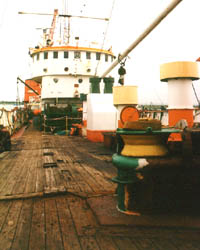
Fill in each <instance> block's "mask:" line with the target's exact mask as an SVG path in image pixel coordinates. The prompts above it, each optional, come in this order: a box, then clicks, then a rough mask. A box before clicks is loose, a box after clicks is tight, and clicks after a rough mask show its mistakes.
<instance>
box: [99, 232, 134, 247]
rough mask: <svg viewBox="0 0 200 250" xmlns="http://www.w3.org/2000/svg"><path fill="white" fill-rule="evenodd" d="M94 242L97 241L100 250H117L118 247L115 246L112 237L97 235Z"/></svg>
mask: <svg viewBox="0 0 200 250" xmlns="http://www.w3.org/2000/svg"><path fill="white" fill-rule="evenodd" d="M96 241H97V243H98V245H99V246H100V249H102V250H103V249H109V250H119V248H118V246H117V245H116V244H115V242H114V241H113V239H112V237H108V236H105V235H101V234H97V235H96ZM123 249H125V248H123ZM133 250H134V249H133Z"/></svg>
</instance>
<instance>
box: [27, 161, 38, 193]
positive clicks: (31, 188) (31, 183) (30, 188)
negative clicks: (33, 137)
mask: <svg viewBox="0 0 200 250" xmlns="http://www.w3.org/2000/svg"><path fill="white" fill-rule="evenodd" d="M36 168H37V162H36V161H34V159H33V160H32V161H31V163H30V168H29V172H28V176H27V182H26V187H25V190H24V192H25V193H34V192H35V191H36V178H37V175H36V173H37V172H36V171H37V169H36Z"/></svg>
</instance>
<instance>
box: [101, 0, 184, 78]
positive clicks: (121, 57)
mask: <svg viewBox="0 0 200 250" xmlns="http://www.w3.org/2000/svg"><path fill="white" fill-rule="evenodd" d="M181 1H183V0H174V1H172V3H170V4H169V5H168V6H167V8H166V9H164V11H163V12H162V13H161V14H160V15H159V16H158V17H157V18H156V19H155V20H154V21H153V22H152V23H151V24H150V25H149V26H148V28H147V29H146V30H145V31H144V32H143V33H142V34H141V35H140V36H139V37H138V38H137V39H136V40H135V41H134V42H133V43H132V44H131V45H130V46H129V47H128V48H127V49H126V50H125V51H124V52H123V53H122V54H121V55H119V57H118V58H117V59H116V60H115V61H114V62H113V63H112V64H111V66H110V67H109V68H108V69H107V70H106V71H105V72H104V73H103V74H102V75H101V77H102V78H103V77H105V76H106V75H107V74H108V73H110V71H112V70H113V69H114V68H115V67H116V66H117V65H118V64H119V63H120V62H121V61H122V60H123V59H124V58H125V57H127V55H128V54H129V53H130V52H131V51H132V50H133V49H134V48H135V47H136V46H137V45H138V44H139V43H140V42H141V41H142V40H143V39H144V38H145V37H146V36H148V34H149V33H150V32H151V31H152V30H153V29H154V28H155V27H156V26H157V25H158V24H159V23H160V22H161V21H162V20H163V19H164V18H165V17H166V16H167V15H168V14H169V13H170V12H171V11H172V10H173V9H174V8H175V7H176V6H177V5H178V4H179V3H180V2H181Z"/></svg>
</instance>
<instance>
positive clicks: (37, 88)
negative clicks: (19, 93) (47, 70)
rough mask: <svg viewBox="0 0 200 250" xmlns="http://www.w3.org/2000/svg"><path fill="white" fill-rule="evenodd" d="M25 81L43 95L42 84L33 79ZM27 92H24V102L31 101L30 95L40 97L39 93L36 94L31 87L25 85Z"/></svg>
mask: <svg viewBox="0 0 200 250" xmlns="http://www.w3.org/2000/svg"><path fill="white" fill-rule="evenodd" d="M25 83H26V84H27V85H29V86H30V87H31V88H32V89H34V90H35V91H36V92H37V93H38V94H39V95H41V85H40V84H39V83H37V82H35V81H33V80H26V81H25ZM24 91H25V93H24V102H27V103H28V102H29V100H30V97H34V98H35V99H37V98H38V95H36V94H35V93H34V92H33V91H32V90H31V89H29V88H28V87H27V86H25V90H24Z"/></svg>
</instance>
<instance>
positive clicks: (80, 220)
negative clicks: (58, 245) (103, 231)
mask: <svg viewBox="0 0 200 250" xmlns="http://www.w3.org/2000/svg"><path fill="white" fill-rule="evenodd" d="M68 201H69V208H70V211H71V214H72V217H73V220H74V223H75V226H76V230H77V233H78V235H79V236H82V235H94V233H95V232H96V227H97V226H98V224H97V221H96V218H95V217H94V214H93V213H92V211H91V209H90V208H89V207H88V205H87V203H86V201H85V200H82V199H80V198H72V199H71V200H68Z"/></svg>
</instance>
